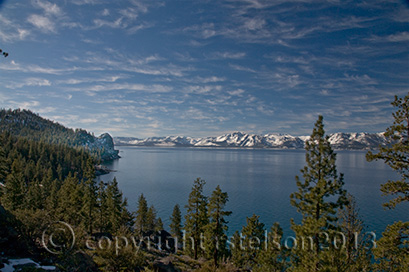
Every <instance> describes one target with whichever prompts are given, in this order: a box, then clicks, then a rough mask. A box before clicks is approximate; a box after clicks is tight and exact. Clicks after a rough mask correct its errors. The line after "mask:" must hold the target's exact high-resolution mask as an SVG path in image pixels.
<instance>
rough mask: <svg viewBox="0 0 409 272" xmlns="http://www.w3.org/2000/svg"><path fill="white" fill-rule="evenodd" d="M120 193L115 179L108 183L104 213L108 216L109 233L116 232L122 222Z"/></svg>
mask: <svg viewBox="0 0 409 272" xmlns="http://www.w3.org/2000/svg"><path fill="white" fill-rule="evenodd" d="M122 202H123V200H122V192H121V191H120V190H119V188H118V182H117V180H116V178H114V179H113V181H112V182H110V183H109V184H108V186H107V189H106V212H107V215H108V221H109V223H110V225H111V231H112V232H115V231H117V230H118V229H119V228H120V227H121V225H122V224H123V222H122V209H124V207H122Z"/></svg>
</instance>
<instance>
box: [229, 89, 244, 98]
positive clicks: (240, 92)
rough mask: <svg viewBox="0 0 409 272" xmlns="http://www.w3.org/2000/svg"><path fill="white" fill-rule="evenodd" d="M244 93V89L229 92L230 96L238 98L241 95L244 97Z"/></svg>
mask: <svg viewBox="0 0 409 272" xmlns="http://www.w3.org/2000/svg"><path fill="white" fill-rule="evenodd" d="M243 93H244V90H243V89H237V90H234V91H229V92H228V94H230V95H237V96H240V95H242V94H243Z"/></svg>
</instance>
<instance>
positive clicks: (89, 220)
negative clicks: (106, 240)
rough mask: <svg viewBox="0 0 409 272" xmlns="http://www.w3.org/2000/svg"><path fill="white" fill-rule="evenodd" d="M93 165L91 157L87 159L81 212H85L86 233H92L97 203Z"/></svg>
mask: <svg viewBox="0 0 409 272" xmlns="http://www.w3.org/2000/svg"><path fill="white" fill-rule="evenodd" d="M95 177H96V176H95V167H94V164H93V161H92V159H91V158H89V159H88V160H87V165H86V170H85V173H84V181H83V184H84V186H83V187H84V195H83V197H84V199H83V204H84V205H83V207H82V209H83V213H84V214H86V217H85V219H86V225H87V228H88V233H90V234H92V233H93V227H94V221H95V210H96V209H95V208H96V205H97V194H98V193H97V190H98V188H97V185H96V182H95Z"/></svg>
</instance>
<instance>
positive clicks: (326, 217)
mask: <svg viewBox="0 0 409 272" xmlns="http://www.w3.org/2000/svg"><path fill="white" fill-rule="evenodd" d="M305 150H306V155H305V161H306V163H307V165H306V166H305V167H304V168H303V169H302V170H301V173H302V174H303V176H302V178H303V180H302V179H301V178H300V177H298V176H296V182H297V187H298V191H297V192H295V193H292V194H291V196H290V197H291V204H292V205H293V206H294V207H296V208H297V211H298V212H299V213H301V214H302V223H301V224H300V225H297V224H296V223H295V222H294V220H291V225H292V229H293V230H294V231H295V233H296V236H297V239H298V247H294V250H295V256H297V258H295V259H294V261H295V266H296V267H298V268H300V269H301V271H303V270H306V271H308V270H309V271H318V270H320V269H322V268H323V266H325V265H326V264H325V261H324V260H323V259H324V257H322V256H321V255H322V254H321V249H322V248H323V247H327V246H328V245H327V244H323V243H322V240H323V239H325V237H324V236H323V233H324V232H325V233H327V234H328V235H330V236H331V231H334V230H336V225H335V221H336V220H337V214H336V212H337V209H338V208H342V207H343V205H345V204H346V203H347V199H346V191H345V190H344V189H343V185H344V181H343V175H342V174H341V175H338V173H337V169H336V165H335V160H336V154H335V153H334V151H333V150H332V148H331V144H330V142H329V137H328V136H326V135H325V131H324V124H323V117H322V116H319V117H318V120H317V122H316V123H315V126H314V129H313V132H312V134H311V137H310V138H309V139H308V141H307V142H306V144H305ZM300 239H305V241H304V242H306V244H307V245H306V248H305V247H304V248H302V246H303V245H302V244H303V243H302V242H301V241H300ZM304 246H305V245H304ZM308 247H309V248H308Z"/></svg>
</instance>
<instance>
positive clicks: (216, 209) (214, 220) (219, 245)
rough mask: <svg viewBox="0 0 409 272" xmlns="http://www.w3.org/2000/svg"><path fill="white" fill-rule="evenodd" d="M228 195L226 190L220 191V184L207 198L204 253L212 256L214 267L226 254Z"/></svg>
mask: <svg viewBox="0 0 409 272" xmlns="http://www.w3.org/2000/svg"><path fill="white" fill-rule="evenodd" d="M228 200H229V197H228V195H227V193H226V192H222V190H221V189H220V186H219V185H217V187H216V189H215V190H214V191H213V193H212V195H211V196H210V198H209V204H208V215H209V219H210V222H209V224H208V225H207V226H206V247H205V249H206V253H207V255H208V257H211V258H213V263H214V266H215V267H218V260H219V259H220V258H221V257H222V256H226V255H227V246H226V241H227V236H226V232H227V229H228V226H227V223H228V222H227V221H226V219H225V217H226V216H229V215H230V214H231V212H230V211H225V210H224V207H225V206H226V203H227V201H228Z"/></svg>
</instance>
